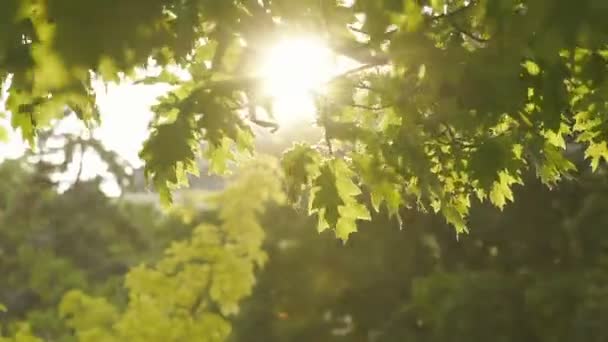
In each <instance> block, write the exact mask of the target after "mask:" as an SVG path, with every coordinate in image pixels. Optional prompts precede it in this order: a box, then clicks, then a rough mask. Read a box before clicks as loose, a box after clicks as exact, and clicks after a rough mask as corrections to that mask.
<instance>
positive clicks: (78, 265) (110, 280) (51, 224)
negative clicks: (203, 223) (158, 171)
mask: <svg viewBox="0 0 608 342" xmlns="http://www.w3.org/2000/svg"><path fill="white" fill-rule="evenodd" d="M55 170H56V168H55V167H54V166H53V165H51V164H48V163H43V162H38V163H36V164H31V163H28V162H26V161H25V160H23V159H22V160H11V161H5V162H4V163H2V164H0V274H2V276H1V277H0V302H2V303H4V304H5V305H6V307H7V311H6V312H5V313H0V318H1V321H2V322H3V323H8V324H9V325H12V324H13V323H15V322H17V321H20V320H27V321H28V322H29V324H30V325H31V327H32V329H33V331H35V332H36V333H38V335H39V336H40V337H43V338H45V339H47V340H66V341H67V340H69V336H70V335H71V334H70V333H69V330H68V329H66V327H65V325H64V324H63V323H62V322H61V320H60V319H59V315H58V312H57V305H58V303H59V301H60V299H61V298H62V296H63V295H64V293H65V292H66V291H68V290H71V289H82V290H85V291H87V292H90V293H94V294H98V295H104V296H107V297H108V298H109V299H110V300H111V301H112V302H113V303H116V304H117V305H121V303H124V302H125V301H126V292H125V291H124V290H123V289H122V279H123V276H124V274H125V273H126V272H127V271H128V269H129V268H130V267H132V266H135V265H137V264H138V263H140V262H142V261H145V260H151V259H154V258H156V257H158V256H159V255H160V252H161V251H162V249H163V248H164V247H165V246H167V245H168V243H169V241H172V240H173V239H175V238H178V237H180V236H186V234H187V232H189V228H188V226H187V225H184V224H183V223H181V220H178V219H175V218H171V217H163V216H161V214H160V213H159V212H157V211H156V210H155V209H154V208H152V207H147V206H141V205H135V204H129V203H120V202H117V201H116V200H113V199H110V198H107V197H106V196H105V195H104V194H103V193H102V192H101V191H100V190H99V181H100V180H98V179H93V180H90V181H81V182H79V183H78V184H77V185H75V186H73V187H71V188H70V189H68V190H67V191H65V192H64V193H61V194H60V193H58V192H57V189H56V185H55V184H54V183H53V182H52V181H51V180H50V173H51V172H54V171H55Z"/></svg>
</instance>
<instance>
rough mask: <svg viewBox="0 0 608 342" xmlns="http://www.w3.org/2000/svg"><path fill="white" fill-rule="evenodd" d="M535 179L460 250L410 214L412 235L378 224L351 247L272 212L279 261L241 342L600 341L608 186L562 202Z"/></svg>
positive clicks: (481, 217) (272, 241) (271, 235)
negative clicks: (515, 200)
mask: <svg viewBox="0 0 608 342" xmlns="http://www.w3.org/2000/svg"><path fill="white" fill-rule="evenodd" d="M533 177H534V175H528V176H527V178H526V179H527V180H528V179H529V180H528V182H529V185H530V186H529V187H528V188H523V189H519V190H517V191H516V194H517V195H518V196H519V198H520V200H519V201H518V202H516V203H515V204H514V205H513V206H510V207H507V208H505V209H504V211H503V212H497V211H495V210H493V208H491V207H490V206H489V205H485V206H475V207H474V208H473V210H472V212H471V227H472V228H473V229H472V231H471V233H470V234H468V235H463V236H461V237H460V238H459V240H458V241H456V240H455V239H454V233H453V231H452V230H451V229H450V227H449V226H447V225H445V224H444V223H443V222H442V218H441V217H439V216H436V215H421V214H418V213H416V212H415V211H410V212H408V215H407V219H406V220H405V222H404V229H403V230H398V229H397V227H398V224H399V223H398V222H397V221H396V220H392V221H387V219H386V218H385V217H384V216H382V215H381V216H379V217H374V218H373V220H372V221H371V222H370V223H364V224H362V225H361V227H360V231H359V233H358V234H355V235H353V236H352V237H351V239H350V240H349V243H348V244H347V245H345V246H343V245H341V244H339V243H336V241H333V240H332V237H331V236H330V235H327V234H323V235H321V236H318V235H317V234H315V233H314V232H312V231H310V230H309V229H307V226H308V225H309V224H310V220H308V219H306V218H305V217H303V216H302V215H301V214H297V213H293V212H291V213H290V212H287V211H285V210H284V209H274V210H273V211H272V212H271V214H270V215H269V217H268V218H267V224H266V227H268V229H267V235H268V244H267V249H268V251H269V255H270V259H269V262H268V265H267V266H266V267H265V269H264V270H263V272H262V273H261V274H260V275H259V285H258V287H257V288H256V291H255V292H254V294H253V296H252V297H251V298H250V299H247V300H246V301H245V302H244V304H243V314H242V315H240V316H239V317H238V319H237V321H236V322H235V324H234V330H235V332H234V336H233V339H232V340H233V341H311V340H314V341H368V342H369V341H376V342H379V341H409V340H413V341H426V342H436V341H437V342H438V341H446V340H449V341H456V342H458V341H488V340H498V341H524V342H527V341H530V342H532V341H535V342H538V341H542V342H549V341H552V342H560V341H564V342H565V341H579V340H589V341H603V340H604V339H605V338H606V335H605V328H604V327H605V324H604V323H605V319H604V313H603V312H604V311H605V308H606V303H608V291H606V290H607V289H606V282H605V281H606V276H607V274H608V273H607V271H606V260H608V259H606V257H607V254H606V249H605V247H606V243H607V242H608V235H607V232H606V230H605V229H604V227H605V226H606V222H607V220H608V217H607V216H606V212H605V210H604V208H605V203H606V200H607V197H606V196H607V195H608V192H607V190H608V187H607V186H608V184H607V183H606V179H605V175H599V176H590V175H588V174H587V175H585V176H583V177H582V179H581V181H580V182H577V183H571V182H568V183H565V184H563V186H562V187H560V189H559V190H557V191H555V190H554V191H548V190H547V189H546V188H545V187H544V185H542V184H540V183H539V182H537V181H534V180H532V178H533ZM287 223H289V224H287ZM302 260H306V264H305V265H306V267H302Z"/></svg>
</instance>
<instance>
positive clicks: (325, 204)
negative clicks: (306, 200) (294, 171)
mask: <svg viewBox="0 0 608 342" xmlns="http://www.w3.org/2000/svg"><path fill="white" fill-rule="evenodd" d="M353 177H354V173H353V171H352V170H351V169H350V168H349V167H348V165H347V164H346V163H345V162H344V161H342V160H339V159H332V160H329V161H325V162H324V164H323V165H322V166H321V167H320V169H319V175H318V176H317V177H316V178H315V179H314V181H313V189H312V191H311V198H310V205H309V212H310V213H311V214H313V213H316V214H317V216H318V219H319V223H318V226H317V229H318V230H319V231H320V232H321V231H324V230H326V229H328V228H332V229H334V230H335V234H336V237H338V238H339V239H341V240H342V241H343V242H346V241H347V240H348V236H349V235H350V234H351V233H353V232H355V231H357V223H356V221H357V220H370V219H371V216H370V213H369V210H368V209H367V208H366V207H365V206H364V205H362V204H361V203H359V201H358V200H357V197H356V196H358V195H359V194H361V189H360V188H359V186H358V185H356V184H355V183H354V182H353Z"/></svg>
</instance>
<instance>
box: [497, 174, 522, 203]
mask: <svg viewBox="0 0 608 342" xmlns="http://www.w3.org/2000/svg"><path fill="white" fill-rule="evenodd" d="M516 183H521V182H520V181H519V180H518V179H517V178H516V177H513V176H511V175H510V174H509V173H508V172H507V171H505V170H503V171H501V172H499V174H498V181H496V182H494V185H493V186H492V190H491V191H490V202H492V204H494V205H495V206H497V207H498V208H500V210H502V209H503V208H504V206H505V205H506V204H507V201H513V191H512V190H511V186H512V185H513V184H516Z"/></svg>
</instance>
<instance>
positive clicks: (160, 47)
mask: <svg viewBox="0 0 608 342" xmlns="http://www.w3.org/2000/svg"><path fill="white" fill-rule="evenodd" d="M607 15H608V4H606V2H605V1H602V0H581V1H571V0H535V1H525V0H463V1H461V0H417V1H416V0H383V1H377V0H356V1H352V3H351V2H347V1H334V0H332V1H318V0H302V1H290V0H272V1H271V0H260V1H257V0H227V1H217V0H133V1H115V2H107V1H104V0H88V1H67V0H46V1H43V0H6V1H4V3H3V9H2V12H1V13H0V80H2V81H3V84H4V85H5V88H6V89H5V90H6V91H7V92H8V99H7V109H8V111H10V113H11V120H12V126H13V128H16V129H18V130H20V131H21V133H22V134H23V137H24V138H25V139H27V140H29V141H30V142H32V143H33V141H34V136H35V135H36V132H37V130H38V129H40V128H42V127H45V126H48V125H52V124H53V120H54V119H57V118H61V117H62V116H64V115H65V113H66V110H68V111H70V112H71V111H73V112H75V113H76V114H77V115H78V116H79V117H80V118H81V119H82V120H84V121H86V122H87V123H90V124H94V123H95V122H96V121H98V120H103V118H100V117H99V114H98V111H97V109H96V104H95V96H94V91H93V87H92V82H93V81H94V80H101V81H103V82H109V81H115V80H120V79H124V78H125V77H131V78H136V77H137V73H136V70H137V69H138V68H144V67H146V66H147V65H149V64H150V63H151V62H152V61H153V63H155V64H156V65H158V66H161V67H162V68H163V71H162V72H160V73H159V74H158V75H157V76H155V77H146V78H145V79H142V80H140V81H142V82H146V83H169V84H172V85H173V86H174V88H173V89H172V90H171V91H170V92H168V93H167V94H166V96H164V97H162V99H161V100H160V103H159V104H158V105H156V106H155V107H154V108H153V110H154V112H155V118H154V120H153V123H152V125H151V133H150V136H149V138H148V140H147V141H146V143H145V145H144V147H143V149H142V151H141V154H140V156H141V158H142V159H143V160H144V161H145V163H146V175H147V177H148V179H149V180H150V182H151V184H153V186H154V187H155V189H156V190H157V191H158V192H159V193H160V195H161V197H162V198H163V199H164V201H165V202H170V200H171V194H170V193H171V190H172V189H174V188H176V187H180V186H183V185H186V184H187V177H186V175H187V174H188V173H194V174H196V172H197V170H196V162H195V160H196V158H197V157H198V156H199V155H200V154H201V153H202V155H203V156H204V157H206V158H208V159H209V160H210V161H211V163H212V167H211V170H213V171H215V172H220V173H221V172H225V171H226V170H227V166H228V164H229V163H230V162H231V161H234V160H237V159H238V155H239V154H242V153H249V152H252V148H253V137H254V130H253V129H252V127H253V126H256V125H258V124H260V123H261V124H262V125H263V126H268V124H269V123H267V122H263V123H262V122H261V121H260V120H259V117H258V116H259V115H260V114H259V113H256V112H260V111H262V109H261V108H264V110H266V111H267V112H268V113H269V114H271V113H272V108H271V106H269V101H268V99H266V98H265V96H264V94H262V93H261V92H260V78H259V75H257V74H256V73H255V65H256V63H257V62H258V61H259V59H260V58H262V57H261V56H262V51H263V49H264V48H265V47H266V46H269V45H272V44H273V42H274V41H276V40H277V39H278V38H279V37H293V36H296V35H299V34H309V35H315V36H318V37H321V39H323V41H324V42H325V43H326V44H327V46H328V47H329V48H330V49H331V50H332V51H333V52H335V53H336V54H337V55H340V56H344V57H347V58H349V59H351V60H353V61H356V63H357V64H358V66H357V67H355V68H354V69H352V70H349V71H347V72H346V73H344V74H341V75H338V76H336V77H335V78H333V79H332V80H330V81H329V82H327V87H326V88H327V89H325V90H323V91H319V92H317V93H316V95H315V96H316V102H317V124H318V125H319V126H320V127H321V128H323V130H324V133H325V139H324V141H322V142H320V143H319V144H317V145H306V144H299V145H295V146H294V147H293V148H291V149H289V150H287V151H285V154H284V155H283V157H282V164H281V165H282V167H283V169H284V177H285V179H284V184H285V187H286V191H287V193H288V195H289V198H290V200H291V201H292V202H293V203H299V202H300V201H301V200H303V199H305V200H306V201H307V202H308V204H305V206H308V210H309V212H310V213H311V214H316V216H317V217H318V228H319V230H324V229H333V230H334V231H335V233H336V236H337V237H339V238H340V239H343V240H346V239H347V238H348V236H349V234H350V233H352V232H353V231H355V230H356V224H355V222H356V221H357V220H366V219H369V218H370V211H371V210H376V211H377V210H380V208H381V207H385V208H386V210H387V212H388V213H389V214H391V215H393V216H395V217H398V218H399V217H400V212H401V211H403V210H404V208H409V207H416V208H418V209H420V210H423V211H427V210H432V211H435V212H438V213H441V214H442V215H443V216H444V217H445V219H446V220H447V222H449V223H450V224H451V225H453V226H454V227H455V228H456V230H457V231H458V232H463V231H466V230H467V225H466V220H467V216H468V212H469V208H470V206H471V201H473V200H475V199H478V200H480V201H485V200H489V201H490V202H491V203H493V204H494V205H495V206H497V207H499V208H503V207H504V206H505V204H506V203H507V202H509V201H512V200H513V191H512V187H513V186H514V185H515V184H521V183H522V181H523V180H522V174H523V173H524V172H526V170H534V171H535V173H536V174H537V176H538V177H539V178H540V179H541V180H542V181H543V182H544V183H545V184H547V185H549V186H553V185H554V184H556V183H557V182H558V181H560V180H561V179H562V178H564V177H568V176H569V175H571V174H572V173H574V172H575V166H574V164H573V163H572V162H571V161H570V160H569V159H568V156H567V152H568V149H570V148H583V149H584V150H585V156H586V158H587V159H588V160H589V161H590V164H591V168H592V169H593V170H595V169H597V168H598V167H599V165H600V162H602V160H607V159H608V145H607V140H606V125H607V122H608V119H607V118H606V115H605V109H606V108H605V107H606V96H607V95H608V93H607V91H606V85H607V84H608V83H607V82H606V81H605V77H604V76H605V75H606V62H607V58H608V49H607V47H606V43H608V23H607V22H606V20H605V18H606V16H607ZM174 67H179V68H181V69H184V70H187V71H188V72H189V76H188V77H186V78H184V77H178V75H176V74H175V73H174V72H172V70H175V68H174ZM294 67H297V66H294ZM269 116H270V117H271V115H269ZM270 126H273V125H272V122H271V123H270ZM202 142H204V143H205V144H204V146H205V147H204V148H202V151H201V147H200V146H201V143H202Z"/></svg>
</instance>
